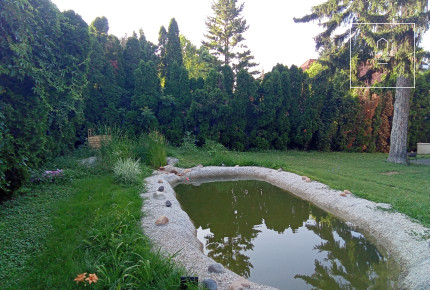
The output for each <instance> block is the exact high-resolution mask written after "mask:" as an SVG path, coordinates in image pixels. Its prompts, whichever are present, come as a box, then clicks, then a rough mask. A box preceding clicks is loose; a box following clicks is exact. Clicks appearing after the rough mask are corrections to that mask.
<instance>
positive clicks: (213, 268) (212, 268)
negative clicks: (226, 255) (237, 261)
mask: <svg viewBox="0 0 430 290" xmlns="http://www.w3.org/2000/svg"><path fill="white" fill-rule="evenodd" d="M208 271H209V273H217V274H219V273H224V272H225V269H224V267H223V265H221V264H220V263H215V264H212V265H209V267H208Z"/></svg>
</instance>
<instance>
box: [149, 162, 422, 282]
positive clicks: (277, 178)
mask: <svg viewBox="0 0 430 290" xmlns="http://www.w3.org/2000/svg"><path fill="white" fill-rule="evenodd" d="M171 170H176V171H177V172H179V173H180V175H182V176H178V175H177V174H174V173H169V171H171ZM154 173H155V174H154V175H153V176H151V177H148V178H147V179H146V190H145V192H144V193H142V194H141V196H142V197H143V198H145V201H144V205H143V208H142V210H143V212H144V213H145V216H144V218H143V219H142V227H143V230H144V232H145V233H146V235H147V236H148V237H149V238H150V239H151V240H152V241H153V242H154V245H155V247H161V249H162V251H165V252H167V253H169V254H175V253H177V252H178V254H177V256H176V257H175V258H174V259H175V260H176V261H178V262H180V263H181V264H183V265H184V266H185V267H186V268H187V269H188V270H190V271H191V272H190V273H192V274H196V275H198V276H199V280H200V281H203V279H207V278H210V279H213V280H215V281H216V282H217V283H218V288H219V289H226V288H228V285H229V284H230V283H231V282H233V281H234V280H235V279H237V278H238V277H239V276H238V275H236V274H235V273H233V272H231V271H229V270H228V269H226V272H225V273H223V274H214V273H209V272H208V270H207V269H208V266H209V265H211V264H213V263H215V261H213V260H212V259H211V258H209V257H207V256H206V255H204V253H203V252H202V244H201V242H200V241H199V240H198V239H197V237H196V229H195V228H194V225H193V224H192V222H191V220H190V219H189V217H188V215H187V214H186V213H185V212H184V211H183V210H182V209H181V207H180V204H179V202H178V201H177V200H176V197H175V192H174V189H173V188H174V187H175V186H176V185H177V184H180V183H184V182H187V183H196V182H197V183H202V182H204V181H208V180H213V179H216V180H219V179H226V180H235V179H256V180H261V181H266V182H268V183H271V184H273V185H275V186H277V187H280V188H283V189H285V190H288V191H290V192H291V193H292V194H294V195H296V196H298V197H300V198H302V199H305V200H308V201H310V202H312V203H313V204H315V205H316V206H318V207H320V208H321V209H323V210H325V211H327V212H329V213H331V214H333V215H335V216H337V217H340V218H341V219H343V220H345V221H348V222H351V223H353V224H354V225H356V226H358V227H359V228H361V229H364V230H365V233H366V234H367V235H371V237H373V239H372V240H374V242H375V241H376V243H375V244H376V245H377V246H378V247H382V248H384V249H385V250H386V251H387V252H388V253H389V254H390V255H391V256H392V257H393V258H394V259H395V261H396V262H397V263H398V264H399V265H400V267H401V275H400V277H399V286H400V288H402V289H426V288H430V248H429V244H428V241H426V239H425V237H426V235H428V234H429V233H430V229H429V228H425V227H423V226H422V225H420V224H418V223H416V222H413V221H411V219H410V218H408V217H407V216H405V215H404V214H400V213H396V212H391V211H387V210H384V209H383V207H384V206H386V205H384V204H377V203H375V202H371V201H368V200H365V199H362V198H357V197H355V196H353V195H351V194H348V195H347V196H346V197H345V196H341V193H342V192H341V191H339V190H333V189H330V188H329V187H328V186H327V185H324V184H322V183H319V182H316V181H312V182H306V180H302V177H301V176H299V175H296V174H293V173H289V172H285V171H280V170H273V169H267V168H262V167H194V168H191V169H190V172H185V171H184V170H183V169H181V168H176V167H172V166H167V167H166V169H165V170H164V171H158V172H154ZM160 181H161V182H162V183H160ZM160 185H163V186H164V192H163V194H164V195H165V196H166V199H167V200H170V201H171V202H172V206H171V207H166V206H165V201H166V200H160V199H155V198H154V197H153V194H154V193H155V192H156V191H157V189H158V187H159V186H160ZM160 216H167V217H168V218H169V223H168V224H167V225H164V226H156V225H155V220H156V219H157V218H158V217H160ZM251 287H252V289H275V288H273V287H269V286H264V285H259V284H256V283H251Z"/></svg>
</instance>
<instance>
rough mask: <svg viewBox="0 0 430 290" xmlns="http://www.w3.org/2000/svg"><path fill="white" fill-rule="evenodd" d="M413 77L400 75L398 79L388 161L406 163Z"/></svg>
mask: <svg viewBox="0 0 430 290" xmlns="http://www.w3.org/2000/svg"><path fill="white" fill-rule="evenodd" d="M410 86H411V78H410V77H403V76H399V77H397V80H396V87H397V89H396V100H395V102H394V115H393V126H392V128H391V137H390V153H389V155H388V160H387V161H388V162H393V163H403V164H404V163H406V161H407V159H406V150H407V147H406V146H407V141H408V120H409V99H410V96H411V89H407V88H405V87H410Z"/></svg>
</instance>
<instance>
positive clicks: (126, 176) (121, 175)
mask: <svg viewBox="0 0 430 290" xmlns="http://www.w3.org/2000/svg"><path fill="white" fill-rule="evenodd" d="M139 163H140V162H139V160H133V159H131V158H130V157H129V158H127V159H122V158H118V160H117V161H116V162H115V164H114V166H113V173H114V176H115V180H116V181H117V182H119V183H123V184H137V183H139V181H141V179H140V176H141V174H142V171H141V170H140V164H139Z"/></svg>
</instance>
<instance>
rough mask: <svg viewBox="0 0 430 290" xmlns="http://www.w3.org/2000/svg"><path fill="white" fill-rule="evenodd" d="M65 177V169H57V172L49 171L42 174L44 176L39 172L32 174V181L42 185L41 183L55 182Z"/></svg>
mask: <svg viewBox="0 0 430 290" xmlns="http://www.w3.org/2000/svg"><path fill="white" fill-rule="evenodd" d="M62 177H64V171H63V169H57V170H52V171H51V170H47V171H44V172H42V174H40V173H38V172H37V171H32V172H31V178H30V181H31V182H33V183H36V184H38V183H41V182H47V181H51V182H53V181H55V180H56V179H58V178H62Z"/></svg>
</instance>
